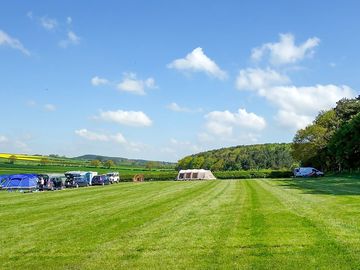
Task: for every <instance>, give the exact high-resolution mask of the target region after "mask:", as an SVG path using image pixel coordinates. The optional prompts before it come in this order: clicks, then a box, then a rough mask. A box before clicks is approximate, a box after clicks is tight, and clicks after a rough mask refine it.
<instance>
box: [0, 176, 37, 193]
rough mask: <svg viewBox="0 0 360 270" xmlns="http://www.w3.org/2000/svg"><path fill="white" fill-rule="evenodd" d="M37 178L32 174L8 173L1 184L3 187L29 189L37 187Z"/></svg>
mask: <svg viewBox="0 0 360 270" xmlns="http://www.w3.org/2000/svg"><path fill="white" fill-rule="evenodd" d="M37 184H38V178H37V176H36V175H34V174H14V175H10V176H9V177H8V179H7V180H6V181H5V182H4V184H3V187H2V188H3V189H16V190H23V189H27V190H31V189H37Z"/></svg>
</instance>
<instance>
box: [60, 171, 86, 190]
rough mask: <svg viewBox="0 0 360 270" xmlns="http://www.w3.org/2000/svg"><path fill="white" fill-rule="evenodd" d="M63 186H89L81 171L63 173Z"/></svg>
mask: <svg viewBox="0 0 360 270" xmlns="http://www.w3.org/2000/svg"><path fill="white" fill-rule="evenodd" d="M65 177H66V180H65V186H66V187H67V188H70V187H76V188H78V187H87V186H89V185H90V184H89V182H88V179H87V178H86V176H85V174H84V173H83V172H67V173H65Z"/></svg>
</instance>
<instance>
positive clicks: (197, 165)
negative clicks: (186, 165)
mask: <svg viewBox="0 0 360 270" xmlns="http://www.w3.org/2000/svg"><path fill="white" fill-rule="evenodd" d="M204 162H205V158H204V157H203V156H199V157H194V158H193V159H192V161H191V167H192V168H194V169H201V168H202V166H203V164H204Z"/></svg>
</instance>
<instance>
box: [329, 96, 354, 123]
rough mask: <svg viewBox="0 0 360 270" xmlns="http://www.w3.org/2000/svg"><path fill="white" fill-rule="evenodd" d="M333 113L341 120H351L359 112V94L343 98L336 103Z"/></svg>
mask: <svg viewBox="0 0 360 270" xmlns="http://www.w3.org/2000/svg"><path fill="white" fill-rule="evenodd" d="M334 110H335V113H336V116H337V117H338V119H339V120H340V121H342V122H346V121H349V120H351V118H352V117H354V116H355V115H356V114H357V113H358V112H360V95H359V96H358V97H357V98H353V99H347V98H343V99H341V100H339V101H338V102H337V103H336V107H335V109H334Z"/></svg>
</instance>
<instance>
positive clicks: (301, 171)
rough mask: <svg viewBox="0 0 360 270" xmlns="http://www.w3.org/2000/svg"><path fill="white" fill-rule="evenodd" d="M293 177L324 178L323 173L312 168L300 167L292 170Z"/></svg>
mask: <svg viewBox="0 0 360 270" xmlns="http://www.w3.org/2000/svg"><path fill="white" fill-rule="evenodd" d="M294 176H295V177H312V176H324V173H323V172H322V171H319V170H317V169H315V168H313V167H300V168H295V169H294Z"/></svg>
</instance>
